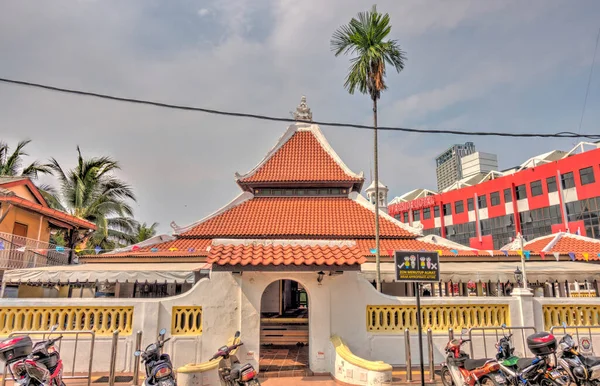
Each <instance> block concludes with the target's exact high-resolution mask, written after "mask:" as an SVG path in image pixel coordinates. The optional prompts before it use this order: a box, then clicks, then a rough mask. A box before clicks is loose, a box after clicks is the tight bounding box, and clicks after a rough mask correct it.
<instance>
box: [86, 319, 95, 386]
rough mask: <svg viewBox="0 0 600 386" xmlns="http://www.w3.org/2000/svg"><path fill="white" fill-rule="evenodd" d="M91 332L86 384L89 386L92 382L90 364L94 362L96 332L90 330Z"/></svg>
mask: <svg viewBox="0 0 600 386" xmlns="http://www.w3.org/2000/svg"><path fill="white" fill-rule="evenodd" d="M91 334H92V342H91V343H90V364H89V367H88V382H87V384H88V386H91V384H92V365H93V363H94V346H95V344H96V333H95V332H94V331H92V332H91Z"/></svg>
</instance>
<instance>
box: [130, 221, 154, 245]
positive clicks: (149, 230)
mask: <svg viewBox="0 0 600 386" xmlns="http://www.w3.org/2000/svg"><path fill="white" fill-rule="evenodd" d="M157 226H158V223H157V222H155V223H153V224H152V225H150V226H148V225H146V223H142V224H139V223H138V224H137V225H136V227H135V237H136V242H137V243H141V242H142V241H144V240H148V239H149V238H152V237H154V236H156V227H157Z"/></svg>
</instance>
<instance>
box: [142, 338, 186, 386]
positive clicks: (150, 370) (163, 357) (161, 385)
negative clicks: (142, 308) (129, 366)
mask: <svg viewBox="0 0 600 386" xmlns="http://www.w3.org/2000/svg"><path fill="white" fill-rule="evenodd" d="M166 333H167V330H165V329H164V328H163V329H162V330H160V332H159V334H158V339H157V341H156V342H155V343H152V344H150V345H148V347H146V349H145V350H144V351H136V352H135V353H133V355H135V356H136V357H140V356H141V357H142V363H143V364H144V365H145V367H146V379H145V380H144V386H154V385H157V386H177V382H176V381H175V377H174V375H173V364H172V363H171V357H170V356H169V354H163V353H161V351H162V348H163V346H164V345H165V343H167V342H168V341H169V340H171V338H168V339H165V340H163V338H164V336H165V334H166Z"/></svg>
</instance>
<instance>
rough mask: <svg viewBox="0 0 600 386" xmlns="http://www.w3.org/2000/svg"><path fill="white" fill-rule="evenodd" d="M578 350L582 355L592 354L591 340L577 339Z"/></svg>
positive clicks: (585, 338)
mask: <svg viewBox="0 0 600 386" xmlns="http://www.w3.org/2000/svg"><path fill="white" fill-rule="evenodd" d="M579 350H580V351H581V353H582V354H588V355H589V354H592V353H593V351H594V350H593V349H592V339H591V338H588V337H583V338H581V339H579Z"/></svg>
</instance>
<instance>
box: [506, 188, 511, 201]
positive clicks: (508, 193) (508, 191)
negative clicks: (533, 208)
mask: <svg viewBox="0 0 600 386" xmlns="http://www.w3.org/2000/svg"><path fill="white" fill-rule="evenodd" d="M504 202H512V192H511V191H510V188H507V189H504Z"/></svg>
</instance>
